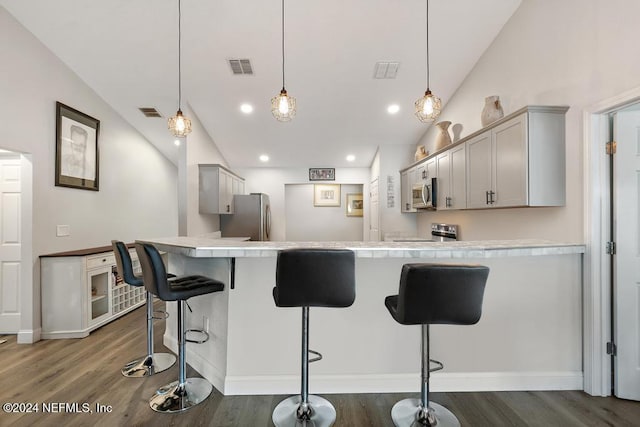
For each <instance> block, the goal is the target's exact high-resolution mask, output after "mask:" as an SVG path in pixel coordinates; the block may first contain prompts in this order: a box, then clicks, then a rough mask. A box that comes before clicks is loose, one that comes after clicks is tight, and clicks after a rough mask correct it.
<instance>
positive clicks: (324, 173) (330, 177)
mask: <svg viewBox="0 0 640 427" xmlns="http://www.w3.org/2000/svg"><path fill="white" fill-rule="evenodd" d="M335 180H336V170H335V168H309V181H335Z"/></svg>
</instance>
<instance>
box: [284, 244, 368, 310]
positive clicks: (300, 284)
mask: <svg viewBox="0 0 640 427" xmlns="http://www.w3.org/2000/svg"><path fill="white" fill-rule="evenodd" d="M355 297H356V279H355V254H354V253H353V251H350V250H346V249H286V250H282V251H280V252H278V261H277V266H276V286H275V288H273V299H274V301H275V303H276V306H278V307H349V306H350V305H351V304H353V301H354V300H355Z"/></svg>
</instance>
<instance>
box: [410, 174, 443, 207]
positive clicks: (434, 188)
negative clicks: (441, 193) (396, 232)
mask: <svg viewBox="0 0 640 427" xmlns="http://www.w3.org/2000/svg"><path fill="white" fill-rule="evenodd" d="M411 193H412V199H413V200H412V205H413V208H414V209H435V208H436V206H437V201H438V181H437V180H436V178H431V179H429V180H428V181H427V182H425V183H418V184H414V185H413V187H412V191H411Z"/></svg>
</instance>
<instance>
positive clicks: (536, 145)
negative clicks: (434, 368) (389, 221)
mask: <svg viewBox="0 0 640 427" xmlns="http://www.w3.org/2000/svg"><path fill="white" fill-rule="evenodd" d="M568 109H569V107H547V106H529V107H525V108H522V109H520V110H518V111H516V112H515V113H513V114H510V115H509V116H507V117H504V118H502V119H500V120H498V121H496V122H494V123H492V124H491V125H489V126H487V127H485V128H483V129H481V130H479V131H477V132H474V133H473V134H471V135H469V136H467V137H466V138H463V139H461V140H459V141H457V142H456V143H454V144H452V145H450V146H449V147H447V148H446V149H444V150H440V151H438V152H436V153H434V154H433V155H432V156H430V157H428V158H427V159H425V160H422V161H421V162H420V163H418V164H415V165H413V166H411V167H410V168H407V169H404V170H402V171H401V176H402V185H403V188H402V195H403V197H406V198H407V199H406V202H405V200H403V205H402V212H415V210H411V209H412V208H411V209H409V207H410V204H411V187H412V186H413V184H415V183H420V182H422V180H424V179H429V178H432V177H437V178H438V210H447V209H487V208H505V207H522V206H564V204H565V114H566V112H567V110H568ZM412 170H413V171H414V175H417V176H414V178H413V179H411V178H412V177H411V174H410V173H409V172H410V171H412ZM405 185H406V187H407V188H405Z"/></svg>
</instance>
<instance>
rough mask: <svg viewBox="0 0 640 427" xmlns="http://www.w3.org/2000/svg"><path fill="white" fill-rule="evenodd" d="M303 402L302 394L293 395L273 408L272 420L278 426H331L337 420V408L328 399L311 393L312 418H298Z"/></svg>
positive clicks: (309, 399)
mask: <svg viewBox="0 0 640 427" xmlns="http://www.w3.org/2000/svg"><path fill="white" fill-rule="evenodd" d="M300 402H302V397H301V396H300V395H297V396H291V397H289V398H287V399H285V400H283V401H282V402H280V403H278V406H276V408H275V409H274V410H273V415H272V420H273V424H274V425H275V426H276V427H297V426H304V427H311V426H313V427H330V426H332V425H333V423H334V422H335V421H336V409H335V408H334V407H333V405H332V404H331V402H329V401H328V400H327V399H325V398H323V397H320V396H314V395H309V398H308V402H309V406H310V407H311V418H310V419H309V420H307V421H305V420H301V419H298V417H297V412H298V407H299V406H300Z"/></svg>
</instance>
